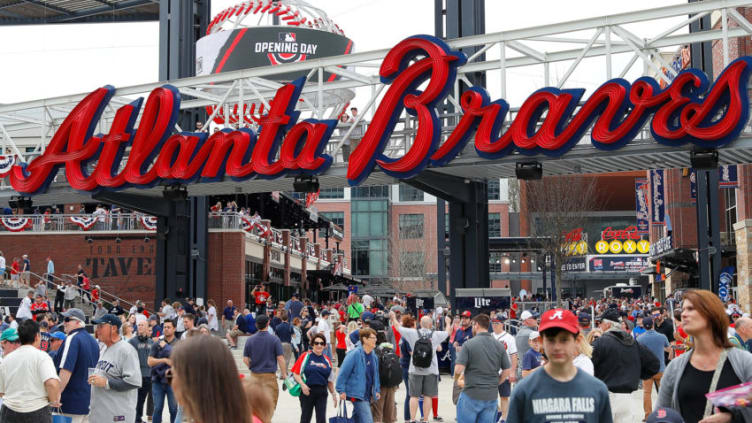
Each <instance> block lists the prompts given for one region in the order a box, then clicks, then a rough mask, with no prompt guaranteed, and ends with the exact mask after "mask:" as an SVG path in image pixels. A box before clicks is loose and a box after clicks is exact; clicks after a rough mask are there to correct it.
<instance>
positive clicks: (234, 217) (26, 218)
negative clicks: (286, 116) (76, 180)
mask: <svg viewBox="0 0 752 423" xmlns="http://www.w3.org/2000/svg"><path fill="white" fill-rule="evenodd" d="M254 222H256V221H254V218H253V217H251V216H248V215H244V214H240V213H236V212H210V213H209V220H208V228H209V229H233V230H243V231H245V232H246V233H248V234H250V236H252V237H254V238H255V239H257V240H259V241H260V242H262V243H267V242H270V243H271V245H272V247H273V248H276V249H278V250H281V251H288V250H289V251H290V252H291V253H292V254H294V255H297V256H298V257H309V258H314V259H318V260H321V261H322V263H325V264H329V263H330V262H329V261H328V260H327V257H328V251H330V250H331V251H332V253H333V255H336V253H337V251H336V250H335V249H331V248H330V249H325V248H321V249H319V252H318V254H317V253H316V248H315V247H314V244H313V243H311V242H309V243H307V244H306V248H303V242H302V239H304V238H305V237H300V236H295V235H292V234H290V240H289V242H288V243H287V245H285V242H284V237H283V235H282V230H281V229H277V228H271V231H270V232H269V233H266V229H265V227H263V226H262V225H261V224H260V223H257V224H256V225H255V226H254ZM156 225H157V222H156V218H154V217H153V216H149V215H146V214H142V213H108V214H101V215H94V214H28V215H2V216H0V233H2V232H14V233H20V232H40V233H41V232H82V233H87V232H90V231H110V232H129V231H139V232H143V231H155V230H156ZM344 262H345V263H347V258H345V259H344ZM344 268H345V269H348V270H349V266H344Z"/></svg>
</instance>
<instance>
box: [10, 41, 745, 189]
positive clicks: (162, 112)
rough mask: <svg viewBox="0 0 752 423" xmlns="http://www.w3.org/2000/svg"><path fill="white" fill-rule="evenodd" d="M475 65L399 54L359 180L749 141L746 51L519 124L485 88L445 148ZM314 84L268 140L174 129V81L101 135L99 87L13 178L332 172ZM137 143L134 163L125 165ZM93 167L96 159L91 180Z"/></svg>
mask: <svg viewBox="0 0 752 423" xmlns="http://www.w3.org/2000/svg"><path fill="white" fill-rule="evenodd" d="M466 61H467V58H466V56H465V55H464V54H463V53H461V52H459V51H454V50H451V49H450V48H449V46H448V45H447V44H446V43H444V42H443V41H441V40H439V39H437V38H434V37H430V36H425V35H418V36H413V37H409V38H407V39H405V40H403V41H401V42H400V43H398V44H397V45H396V46H395V47H394V48H393V49H392V50H391V51H389V53H388V54H387V55H386V57H385V58H384V61H383V63H382V65H381V67H380V70H379V73H380V76H381V80H382V82H383V83H384V84H388V85H390V87H389V89H388V90H387V92H386V94H385V96H384V98H383V100H382V101H381V103H380V104H379V106H378V107H377V109H376V111H375V114H374V118H373V120H372V122H371V123H370V124H369V125H368V129H367V130H366V132H365V134H364V136H363V138H362V140H361V142H360V143H359V145H358V147H357V148H356V149H355V150H354V151H353V152H352V154H351V155H350V161H349V163H348V169H347V179H348V182H349V184H350V185H357V184H359V183H360V182H362V181H363V180H365V179H366V178H367V177H368V176H369V174H370V173H371V172H372V171H373V170H374V168H375V167H377V166H378V168H380V169H381V170H382V171H383V172H385V173H387V174H389V175H391V176H394V177H396V178H409V177H411V176H413V175H415V174H417V173H419V172H421V171H422V170H423V169H425V168H426V167H428V166H433V167H438V166H444V165H446V164H448V163H449V162H451V161H452V160H453V159H454V158H455V157H456V155H457V154H458V153H459V152H460V151H461V150H462V149H463V148H464V147H465V145H466V144H467V143H468V142H469V141H470V139H471V138H474V143H475V149H476V151H477V152H478V154H479V155H480V156H481V157H484V158H487V159H497V158H500V157H503V156H505V155H508V154H510V153H511V152H512V151H519V152H521V153H524V154H538V153H542V154H546V155H562V154H564V153H566V152H567V151H568V150H569V149H571V148H572V147H573V146H574V145H575V144H576V143H577V142H578V141H579V140H580V138H581V137H582V136H583V134H584V133H585V131H586V130H587V129H588V128H589V127H590V126H592V127H593V129H592V132H591V135H590V138H591V142H592V143H593V145H594V146H595V147H597V148H600V149H616V148H620V147H622V146H624V145H625V144H627V143H628V142H630V141H631V140H632V139H633V138H634V137H635V136H636V134H637V133H638V131H639V130H640V129H641V128H642V126H643V125H644V124H645V123H646V122H647V120H648V119H649V118H650V119H651V120H650V130H651V132H652V134H653V137H654V138H655V139H656V141H657V142H659V143H661V144H665V145H669V146H679V145H683V144H686V143H692V144H695V145H698V146H700V147H705V148H715V147H720V146H723V145H725V144H727V143H729V142H731V141H733V140H734V139H736V137H737V136H738V135H739V133H740V132H741V130H742V129H743V127H744V125H745V124H746V122H747V119H748V117H749V116H748V114H749V105H748V95H747V90H746V87H747V84H748V81H749V78H750V70H751V69H752V58H750V57H742V58H739V59H737V60H735V61H733V62H732V63H731V64H730V65H729V66H728V67H727V68H726V69H725V70H724V71H723V73H722V74H721V75H720V76H719V77H718V79H717V80H716V82H715V83H714V84H713V85H712V86H710V84H709V83H708V81H707V78H706V77H705V75H704V74H703V73H701V72H699V71H697V70H693V69H689V70H686V71H683V72H681V73H680V74H679V75H677V77H676V78H675V79H674V80H673V82H672V83H671V85H669V86H668V87H667V88H666V89H661V88H660V86H659V85H658V83H657V82H656V81H655V80H654V79H652V78H647V77H643V78H640V79H638V80H637V81H635V82H634V83H632V84H630V83H629V82H627V81H625V80H623V79H618V78H617V79H612V80H610V81H607V82H606V83H604V84H603V85H601V86H600V87H599V88H598V89H597V90H596V91H595V92H594V93H593V94H592V95H591V96H590V97H589V98H588V99H587V100H586V101H585V102H584V104H583V105H582V106H581V107H580V108H579V109H577V105H578V104H579V102H580V100H581V99H582V97H583V94H584V92H585V90H583V89H556V88H543V89H540V90H538V91H536V92H534V93H533V94H532V95H531V96H530V97H528V98H527V100H525V102H524V103H523V105H522V107H521V109H520V111H519V113H517V115H516V116H515V117H514V119H513V120H512V122H511V124H510V125H509V126H508V128H507V129H506V130H504V128H503V122H504V118H505V116H506V114H507V113H508V111H509V105H508V104H507V102H506V101H505V100H503V99H499V100H495V101H490V99H489V97H488V94H487V93H486V92H485V90H483V89H482V88H480V87H472V88H470V89H469V90H467V91H466V92H465V93H463V94H462V96H461V98H460V99H459V103H460V105H461V107H462V112H463V116H462V117H461V119H460V121H459V123H458V125H457V126H456V127H455V129H454V130H453V131H452V133H451V134H450V135H449V137H448V138H447V139H446V141H444V142H443V143H441V130H440V129H441V128H440V124H439V119H438V115H437V111H436V106H437V105H438V104H440V103H442V102H443V101H445V99H446V97H447V95H448V93H449V91H450V88H451V87H453V85H454V82H455V79H456V77H457V69H458V68H459V67H460V66H461V65H463V64H464V63H465V62H466ZM304 83H305V78H300V79H298V80H295V81H293V82H291V83H289V84H286V85H284V86H283V87H282V88H280V89H279V90H278V91H277V93H276V95H275V97H274V99H273V100H272V101H271V103H270V104H271V107H270V108H269V110H268V113H267V114H266V115H264V116H263V117H262V118H261V119H260V120H259V125H260V129H259V131H258V134H256V133H254V132H253V131H251V130H249V129H238V130H234V131H227V130H225V131H220V132H216V133H214V134H212V135H210V136H209V135H208V134H206V133H193V132H180V133H173V128H174V127H175V125H174V124H175V121H176V119H177V116H178V112H179V105H180V94H179V93H178V91H177V89H176V88H174V87H172V86H170V85H165V86H163V87H160V88H157V89H155V90H154V91H152V92H151V93H150V95H149V97H148V99H147V100H146V103H145V105H144V111H143V114H142V117H141V120H140V122H139V126H138V128H137V129H136V128H134V125H135V121H136V117H137V116H138V112H139V110H140V109H141V106H142V99H139V100H136V101H134V102H132V103H130V104H128V105H125V106H123V107H121V108H120V109H118V111H117V113H116V115H115V118H114V121H113V123H112V127H111V129H110V132H109V133H108V134H98V135H94V133H93V132H94V128H95V127H96V123H97V122H98V121H99V119H100V118H101V115H102V112H103V111H104V108H105V106H106V105H107V103H108V102H109V100H110V98H111V97H112V95H113V94H114V88H112V87H111V86H106V87H103V88H99V89H97V90H95V91H94V92H92V93H91V94H89V95H88V96H87V97H86V98H84V99H83V100H82V101H81V102H80V103H79V104H78V105H77V106H76V107H75V108H74V109H73V111H72V112H71V113H70V114H69V115H68V117H67V118H66V119H65V120H64V121H63V123H62V124H61V125H60V128H59V129H58V130H57V132H56V133H55V135H54V137H53V138H52V139H51V141H50V143H49V145H48V146H47V148H46V149H45V151H44V152H43V154H42V155H41V156H39V157H37V158H36V159H34V160H32V161H31V162H30V163H28V164H15V165H13V167H12V169H11V171H10V172H9V175H8V177H9V178H10V183H11V185H12V186H13V188H14V189H15V190H16V191H18V192H20V193H24V194H35V193H39V192H44V191H45V190H46V189H47V188H48V187H49V184H50V183H51V181H52V179H53V178H54V176H55V174H56V173H57V171H58V169H60V168H61V167H64V168H65V175H66V178H67V180H68V183H69V184H70V186H71V187H72V188H74V189H76V190H80V191H86V192H94V191H98V190H117V189H123V188H127V187H151V186H154V185H155V184H160V183H161V184H167V183H181V184H187V183H192V182H197V181H200V182H212V181H220V180H224V179H225V178H226V177H228V176H229V177H230V178H232V179H233V180H238V181H242V180H247V179H251V178H278V177H281V176H284V175H286V174H299V173H307V174H314V175H315V174H320V173H322V172H324V171H325V170H326V169H328V168H329V166H331V163H332V158H331V157H330V156H329V155H327V154H324V149H325V147H326V145H327V143H328V142H329V139H330V137H331V134H332V131H333V130H334V128H335V126H336V124H337V122H336V121H335V120H317V119H307V120H303V121H300V122H299V121H298V118H299V115H300V112H297V111H295V106H296V104H297V103H298V99H299V97H300V92H301V89H302V87H303V84H304ZM424 83H425V84H426V86H425V88H424V89H423V90H419V89H418V87H420V86H421V85H422V84H424ZM403 111H406V112H407V113H410V114H411V115H414V116H416V117H417V121H418V126H417V131H416V135H415V140H414V142H413V143H412V145H411V147H410V148H409V149H408V150H407V151H406V152H405V154H404V155H403V156H402V157H396V158H395V157H387V156H386V155H385V154H384V149H385V147H386V145H387V142H388V140H389V138H390V136H391V134H392V132H393V131H394V127H395V125H396V123H397V121H398V119H399V116H400V115H401V113H402V112H403ZM544 114H545V117H543V116H544ZM127 147H130V153H129V155H128V159H127V161H126V163H125V165H124V167H122V169H123V170H122V171H118V169H120V168H121V161H122V157H123V155H124V153H125V150H126V148H127ZM90 163H96V165H95V166H94V169H93V171H91V172H89V171H88V170H87V169H88V165H89V164H90Z"/></svg>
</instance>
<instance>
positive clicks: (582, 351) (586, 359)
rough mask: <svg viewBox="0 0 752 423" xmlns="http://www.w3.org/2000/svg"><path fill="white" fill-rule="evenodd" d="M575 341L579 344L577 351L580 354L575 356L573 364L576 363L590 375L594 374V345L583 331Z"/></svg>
mask: <svg viewBox="0 0 752 423" xmlns="http://www.w3.org/2000/svg"><path fill="white" fill-rule="evenodd" d="M575 342H576V344H577V352H578V353H579V354H578V355H577V357H575V358H574V360H573V361H572V364H574V366H575V367H577V368H578V369H580V370H582V371H584V372H585V373H587V374H589V375H590V376H593V373H594V372H595V368H594V367H593V361H592V360H591V357H593V347H592V345H590V343H589V342H588V341H587V339H585V336H584V335H583V334H582V332H580V333H579V335H577V339H576V340H575Z"/></svg>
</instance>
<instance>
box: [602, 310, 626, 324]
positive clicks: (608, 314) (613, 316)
mask: <svg viewBox="0 0 752 423" xmlns="http://www.w3.org/2000/svg"><path fill="white" fill-rule="evenodd" d="M620 319H621V316H620V315H619V311H618V310H617V309H615V308H608V309H606V311H604V312H603V314H601V317H600V318H599V319H598V320H610V321H612V322H618V321H620Z"/></svg>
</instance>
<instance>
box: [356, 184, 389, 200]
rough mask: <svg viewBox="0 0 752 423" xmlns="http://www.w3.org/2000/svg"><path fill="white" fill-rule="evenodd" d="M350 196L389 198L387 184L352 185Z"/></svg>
mask: <svg viewBox="0 0 752 423" xmlns="http://www.w3.org/2000/svg"><path fill="white" fill-rule="evenodd" d="M350 196H351V197H352V198H389V186H388V185H374V186H370V187H353V188H352V189H351V190H350Z"/></svg>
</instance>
